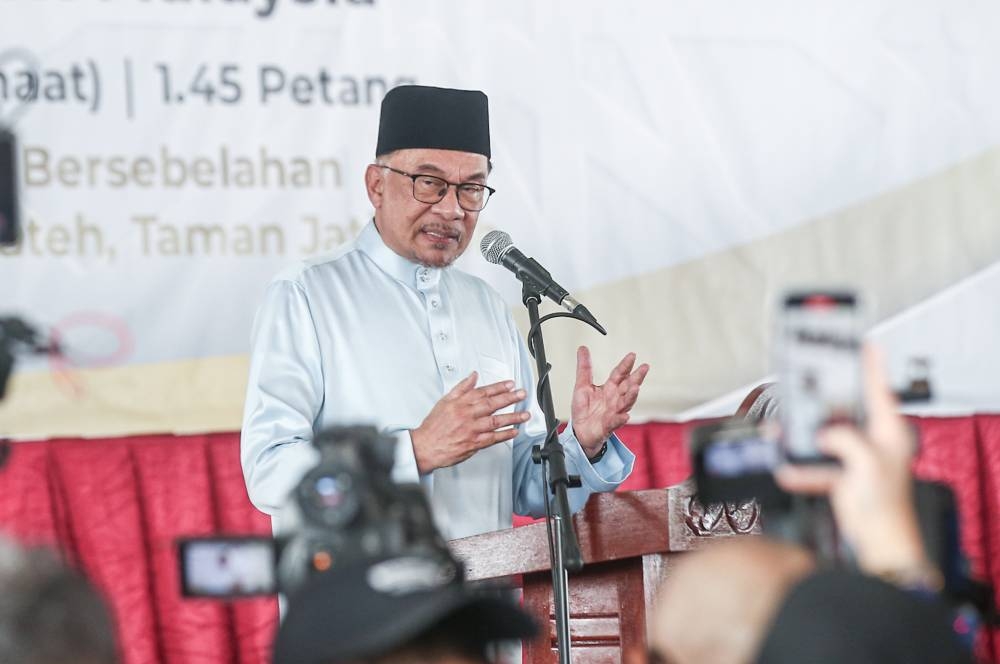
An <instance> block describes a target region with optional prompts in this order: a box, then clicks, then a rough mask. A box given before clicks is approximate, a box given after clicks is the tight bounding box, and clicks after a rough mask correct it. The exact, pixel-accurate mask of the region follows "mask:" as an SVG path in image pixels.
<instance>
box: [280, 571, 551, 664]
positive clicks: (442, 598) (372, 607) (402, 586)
mask: <svg viewBox="0 0 1000 664" xmlns="http://www.w3.org/2000/svg"><path fill="white" fill-rule="evenodd" d="M454 617H461V618H463V620H461V624H462V625H463V629H465V630H466V633H464V634H462V635H461V637H462V638H463V639H469V638H472V639H478V641H479V642H481V643H490V642H492V641H498V640H506V639H521V638H525V637H529V636H532V635H533V634H534V633H535V623H534V621H533V620H532V619H531V617H530V616H529V615H528V614H526V613H524V612H523V611H521V609H519V608H518V607H517V606H516V605H515V604H514V602H513V600H512V598H511V599H510V600H509V601H508V600H505V599H503V598H501V597H499V596H497V595H495V594H494V595H485V594H482V593H480V592H474V591H473V590H471V589H469V588H468V587H467V586H465V585H463V584H462V582H461V574H460V572H459V571H458V568H457V566H456V565H455V563H454V562H453V561H451V560H450V559H447V558H444V557H440V556H422V555H408V556H399V557H392V558H380V559H375V560H368V561H363V562H358V563H352V564H349V565H345V566H343V567H341V568H339V569H337V568H335V569H333V570H331V571H330V572H326V573H323V574H318V575H316V576H315V577H313V578H312V579H310V580H309V581H308V582H307V583H306V585H305V586H304V587H303V589H302V590H300V591H299V592H298V593H297V594H295V595H293V596H292V597H291V598H290V600H289V606H288V613H287V614H286V615H285V619H284V621H283V622H282V623H281V627H280V628H279V630H278V636H277V638H276V639H275V643H274V664H330V663H331V662H341V661H348V660H352V659H358V658H366V657H376V656H380V655H383V654H386V653H389V652H391V651H392V650H394V649H396V648H397V647H399V646H402V645H404V644H406V643H407V642H409V641H410V640H412V639H414V638H415V637H417V636H419V635H421V634H423V633H424V632H426V631H428V630H429V629H431V628H432V627H435V626H436V625H439V624H440V623H442V622H444V621H445V620H450V619H452V618H454ZM469 630H471V631H472V632H474V633H472V634H470V633H468V631H469Z"/></svg>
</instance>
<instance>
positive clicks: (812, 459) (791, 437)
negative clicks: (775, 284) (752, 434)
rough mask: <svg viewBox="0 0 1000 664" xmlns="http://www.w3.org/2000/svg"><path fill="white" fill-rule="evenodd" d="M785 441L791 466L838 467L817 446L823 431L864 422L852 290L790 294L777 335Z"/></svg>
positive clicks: (858, 327) (857, 319) (858, 331)
mask: <svg viewBox="0 0 1000 664" xmlns="http://www.w3.org/2000/svg"><path fill="white" fill-rule="evenodd" d="M777 355H778V365H779V366H778V373H779V384H780V394H781V427H782V432H781V441H782V448H783V451H784V457H785V459H786V460H787V461H788V462H790V463H805V464H809V463H834V462H835V460H834V459H832V458H830V457H828V456H826V455H824V454H822V453H821V452H820V451H819V449H818V447H817V435H818V433H819V430H820V429H821V428H822V427H824V426H826V425H828V424H834V423H837V422H847V423H852V424H860V423H861V421H862V419H863V416H864V407H863V395H862V380H861V321H860V313H859V307H858V300H857V297H856V296H855V294H854V293H852V292H849V291H825V292H823V291H820V292H793V293H788V294H786V295H785V297H784V299H783V301H782V305H781V311H780V314H779V330H778V333H777Z"/></svg>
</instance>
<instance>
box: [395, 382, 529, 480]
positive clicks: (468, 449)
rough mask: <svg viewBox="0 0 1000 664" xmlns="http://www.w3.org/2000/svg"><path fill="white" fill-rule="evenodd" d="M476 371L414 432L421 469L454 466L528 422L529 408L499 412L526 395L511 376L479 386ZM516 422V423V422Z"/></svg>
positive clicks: (511, 433)
mask: <svg viewBox="0 0 1000 664" xmlns="http://www.w3.org/2000/svg"><path fill="white" fill-rule="evenodd" d="M477 379H478V375H477V373H476V372H475V371H473V372H472V373H471V374H469V376H468V377H467V378H465V379H463V380H462V381H461V382H460V383H458V385H456V386H455V387H453V388H452V389H451V391H450V392H448V393H447V394H445V395H444V396H443V397H441V400H440V401H438V402H437V403H436V404H434V408H432V409H431V412H430V414H428V415H427V417H426V418H424V421H423V422H422V423H421V424H420V426H419V427H417V428H416V429H413V430H412V431H411V432H410V438H411V440H412V441H413V454H414V456H415V457H416V460H417V470H418V471H419V472H420V473H421V474H423V473H429V472H431V471H432V470H434V469H435V468H444V467H446V466H454V465H455V464H456V463H459V462H461V461H465V460H466V459H468V458H469V457H471V456H472V455H473V454H475V453H476V452H478V451H479V450H481V449H483V448H484V447H489V446H490V445H495V444H497V443H500V442H503V441H505V440H511V439H512V438H514V436H516V435H517V425H520V424H523V423H524V422H527V421H528V420H529V419H530V418H531V415H530V414H529V413H527V412H513V413H502V414H498V413H497V411H499V410H503V409H504V408H506V407H508V406H510V405H512V404H515V403H517V402H519V401H521V400H523V399H524V397H525V396H526V394H525V391H524V390H521V389H519V390H515V389H514V382H513V381H510V380H507V381H502V382H499V383H493V384H491V385H484V386H482V387H476V380H477ZM512 425H513V426H512Z"/></svg>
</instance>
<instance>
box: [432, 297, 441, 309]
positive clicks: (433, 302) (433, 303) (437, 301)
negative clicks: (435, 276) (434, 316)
mask: <svg viewBox="0 0 1000 664" xmlns="http://www.w3.org/2000/svg"><path fill="white" fill-rule="evenodd" d="M439 306H441V302H440V301H439V300H438V299H437V298H434V299H433V300H431V308H432V309H437V308H438V307H439Z"/></svg>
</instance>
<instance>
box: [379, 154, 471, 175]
mask: <svg viewBox="0 0 1000 664" xmlns="http://www.w3.org/2000/svg"><path fill="white" fill-rule="evenodd" d="M388 161H389V162H391V163H392V164H393V165H395V166H398V167H402V168H414V169H415V168H424V169H426V170H440V171H441V172H444V173H451V172H454V171H460V172H461V173H462V174H463V175H471V174H475V173H479V174H482V175H484V176H485V175H486V172H487V170H488V160H487V159H486V156H485V155H481V154H476V153H475V152H460V151H458V150H438V149H429V148H407V149H404V150H396V151H395V152H393V153H392V154H391V155H390V156H389V159H388Z"/></svg>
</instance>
